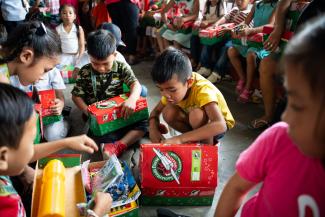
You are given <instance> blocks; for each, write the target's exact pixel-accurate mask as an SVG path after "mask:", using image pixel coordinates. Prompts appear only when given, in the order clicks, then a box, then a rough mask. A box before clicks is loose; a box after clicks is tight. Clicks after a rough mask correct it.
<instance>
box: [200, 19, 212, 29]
mask: <svg viewBox="0 0 325 217" xmlns="http://www.w3.org/2000/svg"><path fill="white" fill-rule="evenodd" d="M209 25H210V24H209V22H208V21H206V20H204V21H202V22H201V24H200V27H201V28H206V27H208V26H209Z"/></svg>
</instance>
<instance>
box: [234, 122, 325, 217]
mask: <svg viewBox="0 0 325 217" xmlns="http://www.w3.org/2000/svg"><path fill="white" fill-rule="evenodd" d="M287 128H288V125H287V124H286V123H284V122H280V123H277V124H275V125H273V126H272V127H270V128H269V129H268V130H266V131H265V132H263V133H262V134H261V135H260V136H259V137H258V138H257V139H256V140H255V142H254V143H253V144H252V145H251V146H250V147H249V148H248V149H247V150H245V151H244V152H243V153H242V154H241V155H240V157H239V159H238V161H237V164H236V169H237V172H238V173H239V175H240V176H241V177H242V178H244V179H245V180H248V181H250V182H254V183H259V182H263V185H262V187H261V189H260V191H259V192H258V193H257V194H256V195H254V196H253V197H252V198H251V199H250V200H249V201H247V203H246V204H244V207H243V210H242V216H263V217H266V216H277V217H282V216H283V217H291V216H292V217H305V216H306V217H307V216H313V217H319V216H325V168H324V167H323V165H322V163H321V161H320V160H319V159H315V158H311V157H307V156H305V155H303V154H302V152H300V151H299V149H298V148H297V146H296V145H295V144H294V143H293V142H292V140H291V139H290V138H289V136H288V134H287Z"/></svg>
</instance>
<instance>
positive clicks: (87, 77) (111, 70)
mask: <svg viewBox="0 0 325 217" xmlns="http://www.w3.org/2000/svg"><path fill="white" fill-rule="evenodd" d="M87 46H88V54H89V56H90V64H87V65H85V66H84V67H82V68H81V69H80V71H79V73H78V77H77V80H76V85H75V86H74V88H73V90H72V92H71V93H72V100H73V102H74V103H75V104H76V106H77V107H78V108H79V109H80V110H81V111H82V112H83V113H84V114H85V115H88V110H87V108H88V105H90V104H92V103H95V102H98V101H101V100H105V99H109V98H112V97H115V96H118V95H120V94H122V93H123V83H125V84H126V85H128V86H129V87H130V96H129V98H128V99H127V100H126V101H125V102H124V103H123V104H122V105H121V106H122V111H121V114H122V116H123V117H124V118H128V117H129V116H130V115H131V114H132V113H133V112H134V109H135V106H136V101H137V100H138V98H139V96H140V93H141V85H140V83H139V81H138V79H137V78H136V77H135V75H134V73H133V71H132V69H131V68H130V67H128V66H127V65H126V64H125V63H122V62H119V61H116V60H115V57H116V40H115V38H114V36H113V35H112V34H111V33H109V32H108V31H106V30H96V31H94V32H91V33H90V34H89V36H88V38H87ZM147 129H148V121H147V120H145V121H140V122H138V123H136V124H134V125H131V126H127V127H124V128H122V129H120V130H118V131H116V132H113V133H109V134H106V135H104V136H101V137H95V136H94V135H91V133H90V132H89V133H88V134H90V136H91V137H92V138H93V139H94V140H95V141H96V142H97V144H101V143H106V144H105V147H102V150H104V151H103V155H104V157H108V156H110V155H111V154H116V155H117V156H119V155H120V154H121V153H123V151H124V150H126V148H127V147H128V146H129V145H132V144H133V143H135V142H136V141H138V140H139V139H141V138H142V137H143V136H144V134H145V133H146V132H147Z"/></svg>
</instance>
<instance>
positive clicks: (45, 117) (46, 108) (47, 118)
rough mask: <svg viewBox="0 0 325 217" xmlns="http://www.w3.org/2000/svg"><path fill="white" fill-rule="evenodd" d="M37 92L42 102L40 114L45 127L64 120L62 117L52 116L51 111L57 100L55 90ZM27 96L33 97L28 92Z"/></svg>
mask: <svg viewBox="0 0 325 217" xmlns="http://www.w3.org/2000/svg"><path fill="white" fill-rule="evenodd" d="M37 92H38V97H39V99H40V102H41V110H40V112H39V114H40V117H42V123H43V125H44V126H46V125H48V124H51V123H54V122H57V121H60V120H61V119H62V116H61V115H52V113H51V110H50V108H51V106H52V102H53V100H55V99H56V96H55V90H54V89H50V90H40V91H37ZM27 94H28V96H29V97H32V95H33V93H32V92H28V93H27Z"/></svg>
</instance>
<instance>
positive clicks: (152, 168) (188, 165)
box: [140, 144, 218, 190]
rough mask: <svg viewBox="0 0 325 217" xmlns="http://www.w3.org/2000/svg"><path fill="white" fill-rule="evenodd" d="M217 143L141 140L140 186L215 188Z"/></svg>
mask: <svg viewBox="0 0 325 217" xmlns="http://www.w3.org/2000/svg"><path fill="white" fill-rule="evenodd" d="M217 168H218V147H217V146H212V145H200V144H182V145H178V144H173V145H167V144H142V145H141V148H140V179H141V187H142V188H160V189H161V188H196V189H198V188H202V189H203V188H211V189H213V190H214V188H215V187H216V186H217Z"/></svg>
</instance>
